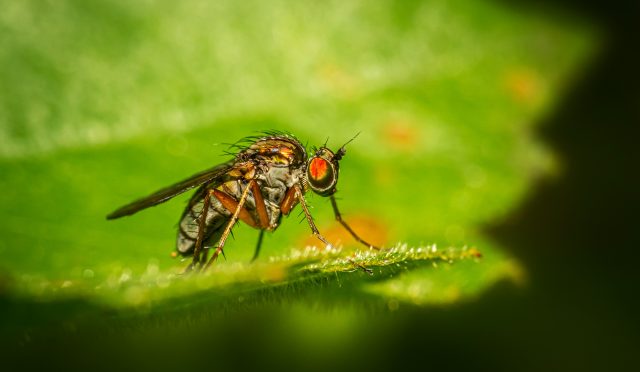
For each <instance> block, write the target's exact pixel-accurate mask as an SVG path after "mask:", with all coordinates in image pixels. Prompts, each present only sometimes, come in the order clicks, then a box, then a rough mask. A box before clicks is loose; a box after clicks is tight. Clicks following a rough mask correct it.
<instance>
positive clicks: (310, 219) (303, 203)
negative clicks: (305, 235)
mask: <svg viewBox="0 0 640 372" xmlns="http://www.w3.org/2000/svg"><path fill="white" fill-rule="evenodd" d="M293 187H294V188H295V190H296V191H295V193H296V198H297V199H298V200H299V201H300V205H301V206H302V210H303V211H304V214H305V216H306V217H307V222H309V227H311V231H312V232H313V235H315V237H316V238H318V239H320V241H321V242H323V243H324V244H326V246H327V247H329V248H331V247H332V245H331V243H329V242H328V241H327V239H325V238H324V236H322V235H321V234H320V231H318V228H317V227H316V224H315V223H314V222H313V217H311V213H309V208H308V207H307V202H306V201H305V200H304V196H302V190H301V189H300V186H299V185H295V186H293Z"/></svg>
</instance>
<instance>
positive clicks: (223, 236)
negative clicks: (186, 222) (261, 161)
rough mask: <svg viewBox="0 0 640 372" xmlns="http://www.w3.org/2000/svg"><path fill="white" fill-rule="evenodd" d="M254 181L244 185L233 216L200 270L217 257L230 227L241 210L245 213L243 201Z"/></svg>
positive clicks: (204, 268)
mask: <svg viewBox="0 0 640 372" xmlns="http://www.w3.org/2000/svg"><path fill="white" fill-rule="evenodd" d="M255 182H256V181H255V180H251V181H249V184H248V185H247V187H245V189H244V191H243V192H242V196H241V197H240V200H239V201H238V204H237V205H236V206H235V209H234V212H233V216H231V219H230V220H229V222H228V223H227V227H226V228H225V229H224V232H223V233H222V236H221V237H220V240H219V241H218V246H217V247H216V249H215V251H214V252H213V255H212V256H211V258H210V259H209V261H208V262H207V264H206V265H205V266H204V267H203V268H202V270H207V269H208V268H209V266H211V264H212V263H213V262H214V261H215V260H216V258H218V256H219V255H220V253H221V252H222V249H223V248H224V244H225V242H226V241H227V238H228V237H229V234H230V233H231V229H232V228H233V226H234V225H235V224H236V222H237V221H238V216H240V214H241V212H245V213H247V210H246V209H245V208H244V203H245V202H246V201H247V196H248V195H249V191H250V189H251V188H252V187H253V184H254V183H255ZM216 197H217V198H218V199H220V197H218V195H217V194H216ZM221 202H222V200H221ZM224 204H225V203H224V202H223V205H224ZM225 207H227V206H226V205H225ZM227 208H228V207H227ZM243 220H244V219H243ZM254 223H255V222H254Z"/></svg>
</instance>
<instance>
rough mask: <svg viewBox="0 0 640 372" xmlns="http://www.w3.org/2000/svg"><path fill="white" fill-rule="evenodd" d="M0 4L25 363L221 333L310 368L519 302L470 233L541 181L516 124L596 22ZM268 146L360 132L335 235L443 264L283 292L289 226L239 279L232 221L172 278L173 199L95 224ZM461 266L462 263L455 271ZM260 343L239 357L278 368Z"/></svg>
mask: <svg viewBox="0 0 640 372" xmlns="http://www.w3.org/2000/svg"><path fill="white" fill-rule="evenodd" d="M2 8H3V11H2V13H1V14H0V66H2V69H0V86H1V87H2V89H1V90H0V174H2V176H1V177H0V189H1V190H2V193H1V195H0V235H1V236H2V239H1V241H0V257H1V259H0V270H1V277H0V281H1V282H0V290H1V295H2V296H3V304H4V305H6V310H5V316H4V317H3V318H4V323H3V332H5V333H6V335H7V338H6V340H7V344H8V345H11V346H12V347H17V348H18V349H19V350H21V351H22V352H25V353H28V352H30V351H36V350H38V351H40V352H42V351H44V352H45V353H46V352H47V350H48V349H47V346H45V345H47V344H48V343H49V342H50V341H52V340H57V341H58V342H63V343H65V342H68V343H70V345H73V346H78V345H84V347H85V348H86V349H89V348H88V347H87V344H85V342H86V341H88V340H95V339H96V338H100V337H99V336H98V335H103V334H107V335H109V336H108V337H107V338H106V340H108V341H111V340H116V339H120V340H122V339H124V340H126V341H125V342H124V344H125V345H126V346H127V347H129V351H127V352H126V353H125V355H124V356H125V357H130V358H131V359H132V360H137V361H138V362H140V360H142V359H141V358H142V357H141V356H140V355H138V354H137V352H136V350H137V346H136V345H140V344H145V345H147V347H149V346H148V345H149V344H150V343H151V342H158V340H161V339H164V338H165V337H166V338H170V339H172V340H179V339H182V338H186V339H188V340H190V342H192V343H194V344H196V345H198V344H201V343H203V344H209V343H210V340H209V339H208V338H209V337H210V334H209V333H208V332H206V331H203V330H209V329H211V330H213V331H212V332H213V333H212V334H214V333H215V334H216V337H214V339H216V340H217V342H220V343H221V344H224V343H225V339H224V338H221V335H226V337H228V338H230V339H233V340H235V339H236V337H238V339H239V340H240V342H243V343H246V342H247V341H246V339H245V338H242V337H240V336H239V334H240V333H242V334H244V335H246V336H247V338H250V339H253V340H258V339H259V340H265V338H266V339H267V340H271V342H272V341H273V340H288V341H289V342H290V343H291V344H293V345H296V347H297V348H298V349H297V351H296V352H295V354H296V356H295V358H294V359H295V360H301V361H303V363H304V362H305V361H306V362H307V363H308V362H309V361H312V360H314V358H318V356H317V355H316V352H317V350H318V348H321V347H322V348H326V347H327V345H331V347H328V348H327V349H325V350H324V351H323V353H324V354H323V353H319V354H318V355H331V353H333V352H336V353H338V354H340V355H343V356H344V355H348V354H349V353H350V352H351V351H353V350H356V349H357V348H358V347H360V346H362V345H361V344H360V341H361V340H360V338H359V336H358V335H359V334H361V333H362V332H363V331H364V330H369V331H370V330H371V328H373V329H374V330H375V334H376V335H378V336H380V335H383V336H380V338H379V339H387V337H388V338H389V339H393V338H394V337H400V336H399V335H400V334H401V333H399V332H401V331H399V330H398V328H397V326H398V325H402V326H401V327H400V329H402V328H406V327H410V326H409V324H410V321H409V320H408V319H414V318H416V317H417V318H421V317H429V314H431V311H432V310H431V309H433V308H434V307H435V308H441V307H442V306H445V307H446V306H462V307H464V306H466V305H465V304H470V303H473V302H474V301H482V296H483V293H484V291H486V290H487V289H489V288H491V287H492V286H494V285H495V284H496V283H501V284H500V285H508V286H510V287H511V286H515V287H516V288H518V289H517V290H516V291H515V293H516V295H517V293H518V291H526V288H527V286H529V285H530V283H529V280H528V267H527V264H526V263H523V262H521V260H519V259H518V258H517V257H515V256H514V255H513V254H511V253H509V249H508V247H501V246H500V244H497V243H496V242H495V241H494V239H492V238H490V237H488V236H487V234H486V233H484V232H483V231H484V227H485V226H487V225H493V224H498V223H500V221H503V220H505V219H506V217H507V216H508V214H509V213H511V212H513V210H514V209H515V207H516V206H517V205H518V204H519V203H521V202H522V201H523V200H524V198H525V196H526V195H528V194H529V193H531V192H532V187H533V185H534V184H535V182H537V181H538V180H540V179H541V177H557V176H559V175H561V174H562V172H563V163H562V161H561V160H559V159H558V158H557V157H556V156H555V155H554V153H553V152H552V151H551V150H549V149H548V148H547V146H545V145H544V144H543V143H541V141H540V140H539V139H538V138H537V137H536V134H535V125H536V124H537V123H539V122H540V120H541V119H542V118H544V117H546V116H548V115H549V114H550V112H552V111H553V110H554V109H555V108H556V107H557V105H558V102H559V100H560V99H561V98H562V97H563V94H564V93H565V92H566V91H567V89H568V88H569V87H570V86H571V83H572V82H573V81H574V79H575V78H576V77H578V76H580V74H581V71H582V70H583V68H584V66H585V64H586V63H587V62H588V61H589V60H590V59H591V58H592V56H593V55H594V54H595V53H596V51H597V50H598V48H599V45H600V36H599V32H598V30H597V27H595V26H594V25H592V24H590V23H588V22H586V21H583V20H581V19H580V18H577V17H572V16H570V14H567V13H560V12H554V11H550V10H549V9H546V8H543V9H537V10H536V11H522V10H518V9H514V8H510V7H507V6H505V5H504V4H501V3H498V2H493V1H481V2H465V1H431V2H423V1H402V2H397V1H378V2H365V1H356V0H349V1H329V2H321V3H314V2H310V1H304V2H294V1H284V0H283V1H270V2H266V1H243V2H235V1H216V2H209V1H199V0H190V1H182V2H170V1H137V2H130V1H120V0H108V1H107V0H92V1H73V0H66V1H56V2H47V1H36V0H26V1H21V2H18V1H8V2H4V4H3V6H2ZM272 129H276V130H283V131H287V132H290V133H293V134H295V135H296V136H297V137H298V138H300V139H301V140H302V142H303V143H308V144H309V146H311V145H319V144H322V143H324V141H325V140H326V139H327V138H328V143H329V145H330V147H332V148H337V147H338V146H340V145H341V144H342V143H344V142H346V141H347V140H348V139H350V138H351V137H353V136H354V135H355V134H356V133H361V134H360V136H359V137H358V138H357V139H356V140H355V141H354V142H352V143H351V144H349V146H348V152H347V156H346V157H345V159H344V160H343V162H342V163H341V170H342V172H341V175H340V184H339V194H338V196H339V198H340V203H341V209H342V211H343V212H344V215H345V218H346V219H347V221H352V223H353V225H354V227H355V228H356V230H358V231H360V232H361V234H362V235H363V236H364V237H365V239H370V240H373V241H374V242H375V243H378V244H381V245H384V246H385V247H406V249H407V250H410V249H411V248H414V249H418V248H420V249H432V248H434V247H437V249H438V252H445V253H444V254H445V255H447V254H448V255H449V256H450V257H449V258H451V260H449V259H448V258H445V259H441V258H438V259H436V258H429V259H415V260H411V259H407V260H406V262H405V261H403V260H396V261H393V262H392V263H393V265H391V264H390V262H382V261H378V262H377V263H378V264H377V265H374V266H372V267H373V268H374V275H373V276H368V275H366V274H364V273H362V272H359V271H355V272H354V271H353V270H351V269H352V268H351V267H348V265H346V266H344V265H343V267H339V268H338V270H337V271H331V270H319V271H314V272H308V273H307V272H303V274H299V271H296V269H297V268H298V267H304V265H306V264H308V262H307V261H305V260H304V259H300V258H296V257H298V256H296V254H298V253H296V252H301V250H303V249H305V247H306V246H308V245H315V244H317V242H316V241H315V240H313V239H310V238H309V236H310V231H309V229H308V226H307V225H306V223H305V222H303V223H298V218H297V217H296V216H295V214H294V215H292V216H291V217H290V218H288V219H286V220H284V221H283V224H282V226H281V227H280V228H279V229H278V231H276V232H275V233H273V234H268V235H267V237H266V240H265V243H264V245H263V249H262V255H261V258H260V260H259V261H258V262H257V263H256V264H249V262H248V261H249V259H250V257H251V255H252V254H253V249H254V244H255V240H256V238H257V231H255V230H252V229H250V228H248V227H246V226H240V227H237V228H236V229H234V239H233V240H231V241H230V242H229V243H228V245H227V247H226V249H225V251H226V257H227V260H226V261H224V260H221V261H220V262H218V263H217V266H216V267H215V269H214V270H213V271H212V273H211V274H210V275H207V276H204V277H199V278H184V277H180V276H179V275H177V274H178V273H179V272H180V271H181V270H182V268H184V266H185V264H186V262H181V261H180V260H177V259H172V258H171V256H170V253H171V252H172V250H173V249H174V246H173V245H174V238H175V226H176V223H177V220H178V217H179V215H180V213H181V211H182V208H183V207H184V204H185V201H186V199H187V198H188V197H189V196H188V195H182V196H180V197H178V198H176V200H172V201H171V202H168V203H166V204H163V205H161V206H159V207H156V208H153V209H150V210H146V211H144V212H141V213H140V214H138V215H136V216H134V217H131V218H124V219H121V220H117V221H109V222H107V221H106V220H105V219H104V216H105V215H106V214H107V213H108V212H110V211H111V210H113V209H114V208H116V207H118V206H120V205H122V204H124V203H127V202H129V201H131V200H132V199H135V198H137V197H140V196H143V195H145V194H147V193H149V192H151V191H154V190H156V189H158V188H160V187H163V186H166V185H168V184H171V183H173V182H175V181H178V180H180V179H182V178H185V177H187V176H189V175H190V174H192V173H195V172H197V171H200V170H202V169H205V168H208V167H211V166H212V165H215V164H217V163H221V162H223V161H226V160H227V159H228V156H225V155H224V151H225V150H226V149H227V145H226V144H228V143H233V142H235V141H236V140H238V139H240V138H242V137H244V136H247V135H254V134H256V133H257V132H260V131H264V130H272ZM309 198H310V202H311V204H312V205H313V207H314V208H313V209H312V213H313V215H314V217H315V219H316V220H317V222H318V226H319V228H320V230H321V231H322V232H325V233H326V235H327V237H328V238H330V240H332V241H335V242H337V243H340V244H343V245H344V246H345V250H344V251H343V252H342V253H340V254H338V256H339V257H343V256H347V255H351V254H353V252H354V249H359V248H360V247H359V246H357V244H355V243H354V242H353V241H352V240H351V239H350V238H349V236H348V235H347V234H345V233H344V232H341V230H340V229H339V226H338V225H337V224H336V223H335V222H334V221H333V216H332V212H331V207H330V204H329V203H328V202H327V201H326V200H324V199H322V198H320V197H317V196H309ZM468 249H477V250H478V251H480V252H481V253H482V258H481V259H478V258H473V257H472V258H466V259H460V260H458V259H457V257H458V256H459V255H460V254H461V252H467V250H468ZM274 258H278V259H274ZM334 258H335V257H334ZM409 258H411V257H409ZM287 259H288V260H290V261H287V262H289V263H287V264H284V265H283V264H282V262H283V261H286V260H287ZM331 259H332V258H327V257H324V258H321V261H320V262H321V263H322V262H324V261H322V260H331ZM365 261H366V260H365ZM296 273H298V274H296ZM255 314H260V316H259V317H258V318H257V319H255V318H254V316H255ZM238 319H241V321H237V322H234V320H238ZM266 319H268V320H271V321H273V323H271V324H269V323H268V322H267V324H266V325H265V324H264V323H265V320H266ZM274 330H277V331H275V332H274ZM192 331H193V332H195V334H194V333H192ZM265 334H268V335H269V336H265ZM167 335H170V336H167ZM185 335H188V336H185ZM252 335H260V336H259V337H252ZM394 335H395V336H394ZM200 337H201V338H200ZM61 340H62V341H61ZM69 340H72V341H69ZM376 340H378V339H377V338H376ZM108 341H105V339H102V340H101V342H102V343H104V344H105V345H106V344H108ZM254 342H255V341H254ZM271 342H270V341H266V342H265V343H264V344H258V343H257V342H256V344H253V343H252V342H249V343H247V344H246V345H245V346H244V350H245V352H247V353H249V354H257V355H261V356H272V355H279V351H278V348H277V347H275V346H274V345H275V344H272V343H271ZM368 342H371V345H369V346H370V347H371V350H379V349H380V348H383V347H384V343H375V342H374V341H371V340H369V341H368ZM176 343H178V342H177V341H176ZM374 343H375V345H374ZM265 344H267V345H268V346H265ZM365 344H366V345H368V343H367V342H365ZM16 345H17V346H16ZM100 345H102V344H100ZM109 345H111V344H109ZM154 345H155V344H154ZM287 345H288V344H287ZM102 346H104V345H102ZM120 346H122V345H120ZM164 346H166V345H164ZM111 347H113V346H112V345H111ZM180 347H185V345H180ZM180 347H179V348H178V349H180ZM113 348H114V349H115V347H113ZM149 349H150V347H149ZM257 349H259V350H261V351H259V352H258V351H256V350H257ZM105 350H111V349H109V348H106V349H105ZM172 350H173V352H174V353H178V351H176V349H172ZM180 350H181V349H180ZM181 352H184V354H189V353H193V352H194V351H193V350H191V349H190V348H189V347H185V350H181ZM80 354H83V353H80ZM86 355H88V354H85V357H87V356H86ZM87 358H88V360H89V359H90V358H89V357H87ZM321 359H322V358H321ZM283 362H284V363H287V362H291V360H288V359H287V358H283ZM176 363H177V364H176V365H178V366H179V365H180V363H179V359H177V360H176ZM222 363H224V364H229V363H230V364H231V365H233V363H234V361H233V360H226V361H224V362H222Z"/></svg>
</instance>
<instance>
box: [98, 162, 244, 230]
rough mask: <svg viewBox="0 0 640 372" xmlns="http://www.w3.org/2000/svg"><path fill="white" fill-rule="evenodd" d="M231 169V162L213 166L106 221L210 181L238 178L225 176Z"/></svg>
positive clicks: (131, 204) (110, 216) (117, 212)
mask: <svg viewBox="0 0 640 372" xmlns="http://www.w3.org/2000/svg"><path fill="white" fill-rule="evenodd" d="M232 167H233V162H228V163H224V164H220V165H218V166H215V167H213V168H211V169H207V170H205V171H203V172H200V173H197V174H194V175H193V176H191V177H189V178H187V179H186V180H184V181H181V182H178V183H176V184H174V185H171V186H168V187H165V188H163V189H161V190H158V191H156V192H154V193H153V194H151V195H149V196H146V197H144V198H141V199H138V200H136V201H134V202H131V203H129V204H127V205H125V206H122V207H120V208H118V209H116V210H115V211H113V212H111V213H110V214H109V215H108V216H107V219H108V220H113V219H116V218H120V217H123V216H129V215H132V214H134V213H136V212H138V211H140V210H142V209H145V208H149V207H153V206H154V205H158V204H160V203H163V202H165V201H167V200H169V199H171V198H173V197H174V196H176V195H180V194H182V193H183V192H185V191H189V190H191V189H193V188H194V187H197V186H200V185H202V184H205V183H209V182H212V181H219V182H218V183H222V182H224V181H228V180H231V179H234V178H239V177H237V176H235V177H234V176H231V175H227V173H228V172H229V170H231V168H232Z"/></svg>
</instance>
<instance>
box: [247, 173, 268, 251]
mask: <svg viewBox="0 0 640 372" xmlns="http://www.w3.org/2000/svg"><path fill="white" fill-rule="evenodd" d="M251 194H252V195H253V199H254V200H255V202H256V211H257V212H258V219H259V220H260V235H259V236H258V244H256V251H255V253H254V254H253V258H252V259H251V262H253V261H255V260H256V259H257V258H258V254H260V247H261V246H262V238H263V237H264V229H266V228H268V227H269V215H268V213H267V206H266V204H265V203H264V198H263V197H262V191H260V187H259V186H258V183H257V182H253V183H252V184H251Z"/></svg>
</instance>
